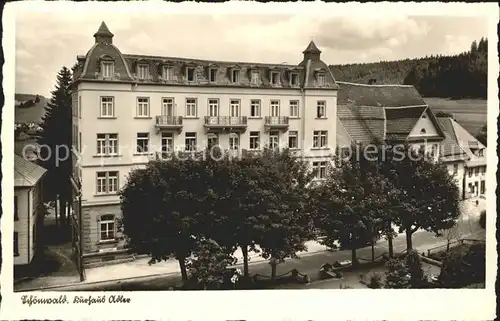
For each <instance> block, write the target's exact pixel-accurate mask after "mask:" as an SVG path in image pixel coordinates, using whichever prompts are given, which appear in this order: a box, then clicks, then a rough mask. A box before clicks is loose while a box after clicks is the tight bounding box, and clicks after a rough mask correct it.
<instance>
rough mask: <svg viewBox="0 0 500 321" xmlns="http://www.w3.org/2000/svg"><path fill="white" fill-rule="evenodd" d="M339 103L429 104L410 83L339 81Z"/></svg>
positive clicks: (379, 105) (400, 105)
mask: <svg viewBox="0 0 500 321" xmlns="http://www.w3.org/2000/svg"><path fill="white" fill-rule="evenodd" d="M337 84H338V85H339V86H340V90H339V92H338V96H337V103H338V104H339V105H357V106H378V107H404V106H427V104H426V102H425V101H424V100H423V99H422V97H421V96H420V94H419V93H418V91H417V90H416V89H415V87H413V86H409V85H365V84H355V83H349V82H343V81H337Z"/></svg>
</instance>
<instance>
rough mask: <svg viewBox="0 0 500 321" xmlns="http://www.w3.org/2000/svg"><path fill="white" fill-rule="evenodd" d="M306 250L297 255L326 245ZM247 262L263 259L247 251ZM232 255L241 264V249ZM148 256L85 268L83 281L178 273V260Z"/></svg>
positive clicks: (314, 244)
mask: <svg viewBox="0 0 500 321" xmlns="http://www.w3.org/2000/svg"><path fill="white" fill-rule="evenodd" d="M306 246H307V251H305V252H299V253H298V255H299V256H304V255H310V254H312V253H317V252H322V251H326V250H327V247H326V246H324V245H321V244H319V243H318V242H316V241H309V242H306ZM248 254H249V255H248V256H249V263H250V264H253V263H258V262H262V261H265V259H264V258H263V257H261V256H260V253H255V252H249V253H248ZM234 256H235V257H236V258H237V259H238V261H237V263H236V265H240V264H243V255H242V253H241V249H238V250H237V251H236V252H235V253H234ZM148 262H149V258H141V259H137V260H135V261H132V262H128V263H126V264H119V265H108V266H102V267H95V268H91V269H87V270H85V274H86V280H85V283H91V282H101V281H111V280H119V279H127V278H132V277H146V276H153V275H160V274H172V273H180V268H179V262H178V261H177V260H175V259H171V260H168V261H164V262H159V263H155V264H152V265H149V264H148Z"/></svg>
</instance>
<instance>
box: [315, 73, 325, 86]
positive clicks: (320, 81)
mask: <svg viewBox="0 0 500 321" xmlns="http://www.w3.org/2000/svg"><path fill="white" fill-rule="evenodd" d="M317 81H318V86H324V85H325V74H324V73H318V75H317Z"/></svg>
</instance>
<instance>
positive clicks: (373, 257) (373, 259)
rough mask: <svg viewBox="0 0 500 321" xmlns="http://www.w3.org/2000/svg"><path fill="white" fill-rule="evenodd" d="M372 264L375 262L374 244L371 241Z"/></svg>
mask: <svg viewBox="0 0 500 321" xmlns="http://www.w3.org/2000/svg"><path fill="white" fill-rule="evenodd" d="M372 262H375V242H373V240H372Z"/></svg>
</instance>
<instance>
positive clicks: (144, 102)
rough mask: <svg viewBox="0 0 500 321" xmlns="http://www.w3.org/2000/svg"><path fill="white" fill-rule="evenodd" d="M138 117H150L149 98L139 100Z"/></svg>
mask: <svg viewBox="0 0 500 321" xmlns="http://www.w3.org/2000/svg"><path fill="white" fill-rule="evenodd" d="M137 117H149V98H148V97H139V98H137Z"/></svg>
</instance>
